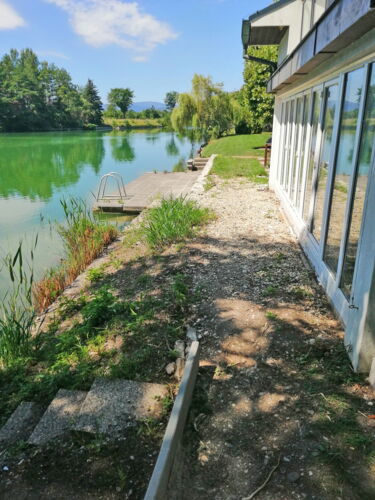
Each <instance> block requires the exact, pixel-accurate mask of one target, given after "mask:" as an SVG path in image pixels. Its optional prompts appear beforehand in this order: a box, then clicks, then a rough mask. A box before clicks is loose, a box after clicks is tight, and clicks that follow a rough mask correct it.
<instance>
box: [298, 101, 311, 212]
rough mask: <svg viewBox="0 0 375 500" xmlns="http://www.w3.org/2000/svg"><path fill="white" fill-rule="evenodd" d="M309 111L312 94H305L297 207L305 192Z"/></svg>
mask: <svg viewBox="0 0 375 500" xmlns="http://www.w3.org/2000/svg"><path fill="white" fill-rule="evenodd" d="M309 113H310V94H307V95H305V97H304V107H303V118H302V124H303V125H302V138H301V156H300V166H299V170H298V179H297V192H296V206H297V208H300V207H301V201H302V193H303V186H302V183H303V173H304V166H305V157H306V154H305V152H306V137H307V128H308V121H309Z"/></svg>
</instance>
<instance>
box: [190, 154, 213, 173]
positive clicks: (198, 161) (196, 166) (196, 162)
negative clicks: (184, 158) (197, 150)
mask: <svg viewBox="0 0 375 500" xmlns="http://www.w3.org/2000/svg"><path fill="white" fill-rule="evenodd" d="M208 160H209V158H201V157H200V156H197V157H196V158H194V159H193V160H189V162H188V169H189V170H203V169H204V167H205V166H206V163H207V162H208Z"/></svg>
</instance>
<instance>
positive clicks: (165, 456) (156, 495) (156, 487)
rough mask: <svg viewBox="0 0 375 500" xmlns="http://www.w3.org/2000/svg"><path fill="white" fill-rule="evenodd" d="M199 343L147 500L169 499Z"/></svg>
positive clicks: (190, 357)
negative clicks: (171, 477)
mask: <svg viewBox="0 0 375 500" xmlns="http://www.w3.org/2000/svg"><path fill="white" fill-rule="evenodd" d="M199 353H200V345H199V342H197V341H194V342H192V344H191V347H190V351H189V355H188V358H187V360H186V365H185V369H184V374H183V376H182V380H181V384H180V388H179V391H178V394H177V397H176V400H175V402H174V405H173V408H172V412H171V415H170V417H169V421H168V425H167V429H166V431H165V434H164V438H163V442H162V445H161V448H160V452H159V455H158V458H157V461H156V464H155V467H154V471H153V473H152V476H151V479H150V482H149V485H148V488H147V491H146V495H145V497H144V500H165V498H167V496H166V494H167V490H168V483H169V478H170V475H171V472H172V468H173V465H174V461H175V457H176V452H177V449H178V445H179V443H180V441H181V439H182V435H183V432H184V428H185V423H186V418H187V415H188V411H189V408H190V403H191V400H192V396H193V390H194V386H195V381H196V378H197V374H198V369H199Z"/></svg>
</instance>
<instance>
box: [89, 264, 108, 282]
mask: <svg viewBox="0 0 375 500" xmlns="http://www.w3.org/2000/svg"><path fill="white" fill-rule="evenodd" d="M104 274H105V273H104V268H103V267H92V268H91V269H89V270H88V271H87V278H88V279H89V281H91V282H93V283H95V282H96V281H100V280H101V279H103V278H104Z"/></svg>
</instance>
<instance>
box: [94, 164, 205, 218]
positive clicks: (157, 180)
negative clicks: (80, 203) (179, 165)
mask: <svg viewBox="0 0 375 500" xmlns="http://www.w3.org/2000/svg"><path fill="white" fill-rule="evenodd" d="M199 175H200V173H199V172H168V173H161V172H158V173H153V172H150V173H146V174H143V175H141V177H138V178H137V179H135V180H134V181H132V182H130V183H129V184H126V186H125V189H126V195H127V198H126V200H125V202H124V203H122V202H121V201H120V200H99V201H98V202H96V203H95V204H94V207H93V208H94V210H104V211H116V212H142V210H144V209H145V208H147V207H148V206H150V205H151V203H152V202H153V201H154V200H155V199H156V198H158V197H167V196H173V197H178V196H185V195H187V194H189V192H190V190H191V188H192V187H193V185H194V183H195V181H196V180H197V178H198V177H199Z"/></svg>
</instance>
